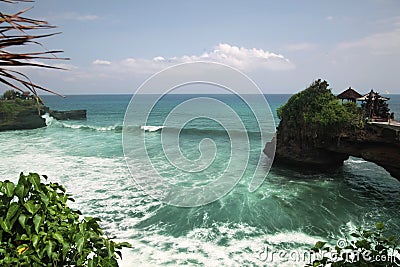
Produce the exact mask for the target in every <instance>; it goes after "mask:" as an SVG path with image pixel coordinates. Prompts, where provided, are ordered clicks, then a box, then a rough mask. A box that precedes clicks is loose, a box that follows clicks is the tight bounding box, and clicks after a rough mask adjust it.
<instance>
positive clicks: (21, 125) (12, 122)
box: [0, 109, 46, 131]
mask: <svg viewBox="0 0 400 267" xmlns="http://www.w3.org/2000/svg"><path fill="white" fill-rule="evenodd" d="M42 127H46V121H45V119H43V118H42V117H41V116H40V115H39V114H38V111H37V109H26V110H22V111H20V112H19V113H18V114H17V116H16V117H15V118H11V119H3V120H2V121H0V131H7V130H27V129H37V128H42Z"/></svg>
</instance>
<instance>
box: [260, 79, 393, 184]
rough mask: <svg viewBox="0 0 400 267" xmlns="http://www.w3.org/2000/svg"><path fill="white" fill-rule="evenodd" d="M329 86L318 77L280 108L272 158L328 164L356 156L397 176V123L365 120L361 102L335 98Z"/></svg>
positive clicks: (319, 165)
mask: <svg viewBox="0 0 400 267" xmlns="http://www.w3.org/2000/svg"><path fill="white" fill-rule="evenodd" d="M327 86H328V84H327V83H325V84H324V83H323V82H321V81H317V82H316V83H314V84H313V85H311V86H310V87H309V88H307V89H306V90H304V91H303V92H301V93H299V94H297V95H294V96H293V97H292V98H291V99H290V100H289V101H288V103H287V104H285V105H284V106H283V107H282V108H280V111H279V116H280V119H281V121H280V123H279V126H278V128H277V135H276V152H275V161H274V162H275V163H278V164H289V165H293V166H295V167H296V168H298V169H301V170H303V169H313V170H316V169H319V170H326V169H330V168H337V167H339V166H341V165H342V164H343V162H344V161H345V160H346V159H348V158H349V156H354V157H359V158H363V159H365V160H367V161H371V162H374V163H376V164H378V165H380V166H382V167H383V168H385V169H386V170H387V171H388V172H389V173H390V174H391V175H392V176H393V177H395V178H397V179H399V180H400V127H395V126H390V125H387V124H386V125H385V124H370V123H365V122H364V121H363V119H364V118H362V116H361V117H360V113H358V111H359V108H357V107H355V106H353V107H352V106H351V104H350V105H349V107H346V105H342V104H341V103H339V102H338V101H337V100H336V99H335V98H334V96H333V95H332V94H331V93H330V90H328V89H327ZM272 145H273V143H268V144H267V145H266V147H265V150H264V151H265V153H266V154H267V153H268V151H271V149H272V148H271V146H272Z"/></svg>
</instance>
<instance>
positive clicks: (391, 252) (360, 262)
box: [307, 222, 400, 267]
mask: <svg viewBox="0 0 400 267" xmlns="http://www.w3.org/2000/svg"><path fill="white" fill-rule="evenodd" d="M351 236H352V237H353V238H354V240H351V241H349V240H346V242H345V243H346V244H345V246H341V247H339V246H335V247H334V248H331V247H329V246H327V245H326V243H325V242H321V241H318V242H317V243H316V244H315V246H314V247H313V248H312V250H313V251H316V252H318V251H321V250H322V251H326V252H330V257H327V256H325V257H323V258H321V259H316V260H315V261H314V262H313V263H312V264H309V265H307V266H313V267H316V266H318V267H320V266H332V267H337V266H349V267H351V266H363V267H364V266H382V267H383V266H399V265H400V254H399V253H400V248H399V239H398V238H397V237H396V236H393V235H390V236H386V235H385V225H384V224H383V223H381V222H378V223H376V229H375V230H365V229H362V228H359V229H357V231H356V232H353V233H351Z"/></svg>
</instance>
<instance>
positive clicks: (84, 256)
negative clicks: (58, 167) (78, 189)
mask: <svg viewBox="0 0 400 267" xmlns="http://www.w3.org/2000/svg"><path fill="white" fill-rule="evenodd" d="M43 177H44V178H45V179H47V177H46V176H43ZM68 200H70V201H73V199H72V198H71V197H70V195H69V194H66V192H65V188H64V187H63V186H61V185H59V184H58V183H48V184H44V183H42V182H41V181H40V176H39V175H38V174H36V173H30V174H29V175H24V174H22V173H21V175H20V177H19V181H18V183H17V184H14V183H13V182H10V181H3V182H0V266H118V263H117V255H119V256H121V252H120V251H119V250H118V249H121V248H122V247H130V245H129V244H128V243H116V242H114V241H112V240H110V239H109V238H107V237H105V236H104V233H103V231H102V230H101V228H100V226H99V224H98V222H99V221H100V220H99V219H97V218H91V217H85V218H81V217H82V216H81V212H80V211H78V210H72V209H71V208H69V207H68V206H67V201H68Z"/></svg>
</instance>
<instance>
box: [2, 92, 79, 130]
mask: <svg viewBox="0 0 400 267" xmlns="http://www.w3.org/2000/svg"><path fill="white" fill-rule="evenodd" d="M39 110H40V112H39V111H38V107H37V105H36V104H35V103H34V102H32V101H29V100H27V101H14V102H13V101H2V102H0V131H8V130H27V129H37V128H42V127H45V126H46V121H45V119H44V118H42V115H43V114H46V113H49V114H50V115H51V116H53V117H54V118H55V119H57V120H81V119H86V110H68V111H57V110H51V109H49V108H48V107H46V106H43V105H41V106H40V107H39Z"/></svg>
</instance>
